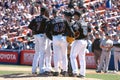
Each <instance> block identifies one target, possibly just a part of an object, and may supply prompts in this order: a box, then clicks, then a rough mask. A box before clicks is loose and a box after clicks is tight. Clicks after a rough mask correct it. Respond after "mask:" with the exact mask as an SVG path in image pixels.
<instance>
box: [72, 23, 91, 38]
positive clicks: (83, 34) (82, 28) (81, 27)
mask: <svg viewBox="0 0 120 80" xmlns="http://www.w3.org/2000/svg"><path fill="white" fill-rule="evenodd" d="M72 28H73V30H74V32H76V31H79V33H80V34H79V37H77V38H75V39H76V40H78V39H84V38H87V35H88V32H89V31H90V28H89V27H88V25H87V23H86V22H84V21H75V22H74V24H73V25H72Z"/></svg>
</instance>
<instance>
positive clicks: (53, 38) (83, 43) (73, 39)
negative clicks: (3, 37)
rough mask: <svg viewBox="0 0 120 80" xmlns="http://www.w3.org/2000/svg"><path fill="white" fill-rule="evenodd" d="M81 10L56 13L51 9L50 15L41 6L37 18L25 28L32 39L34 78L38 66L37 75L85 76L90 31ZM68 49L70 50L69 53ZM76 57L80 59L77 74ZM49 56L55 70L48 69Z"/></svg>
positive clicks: (49, 67) (55, 10) (81, 8)
mask: <svg viewBox="0 0 120 80" xmlns="http://www.w3.org/2000/svg"><path fill="white" fill-rule="evenodd" d="M83 9H85V7H84V6H81V7H78V9H76V10H74V11H70V10H66V11H64V12H59V11H58V10H57V9H56V8H53V10H52V11H51V12H52V15H51V16H49V10H48V9H47V7H45V6H42V7H41V9H40V11H41V13H40V15H39V16H37V17H35V18H34V19H33V20H32V21H31V22H30V24H29V26H28V28H30V29H31V30H32V32H33V34H34V39H35V54H34V58H33V63H32V74H33V75H35V74H37V67H38V66H39V74H40V75H43V74H44V75H53V76H59V75H62V76H68V75H69V74H70V76H74V77H85V76H86V74H85V73H86V60H85V53H86V47H87V35H88V33H89V32H90V31H91V30H90V28H89V27H88V25H87V22H86V21H85V19H84V18H83V15H84V14H85V10H83ZM51 45H52V49H51ZM68 47H71V50H69V52H68ZM52 51H53V53H52ZM68 53H69V54H68ZM52 55H53V56H52ZM77 56H78V57H79V61H78V62H79V64H80V65H79V66H80V71H78V68H79V67H78V63H77V59H76V58H77ZM52 57H53V64H54V68H52V66H51V59H52ZM68 66H71V67H68ZM69 68H71V69H69Z"/></svg>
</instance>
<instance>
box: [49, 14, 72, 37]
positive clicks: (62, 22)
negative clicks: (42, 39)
mask: <svg viewBox="0 0 120 80" xmlns="http://www.w3.org/2000/svg"><path fill="white" fill-rule="evenodd" d="M50 23H51V25H50V28H49V30H47V32H49V31H51V33H52V35H59V34H62V35H63V36H70V35H71V34H72V31H71V30H70V26H69V24H68V22H67V21H66V19H64V18H62V17H60V16H56V17H55V18H54V19H52V20H51V22H50Z"/></svg>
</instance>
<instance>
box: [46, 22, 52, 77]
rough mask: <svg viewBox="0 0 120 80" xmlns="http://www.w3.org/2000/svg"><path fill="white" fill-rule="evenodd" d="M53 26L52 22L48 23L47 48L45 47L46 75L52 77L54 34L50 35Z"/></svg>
mask: <svg viewBox="0 0 120 80" xmlns="http://www.w3.org/2000/svg"><path fill="white" fill-rule="evenodd" d="M50 24H51V20H49V21H48V22H47V26H46V36H47V38H46V46H45V51H46V53H45V75H52V74H51V72H52V65H51V59H52V49H51V44H52V34H51V33H49V30H50V29H49V28H50V26H51V25H50Z"/></svg>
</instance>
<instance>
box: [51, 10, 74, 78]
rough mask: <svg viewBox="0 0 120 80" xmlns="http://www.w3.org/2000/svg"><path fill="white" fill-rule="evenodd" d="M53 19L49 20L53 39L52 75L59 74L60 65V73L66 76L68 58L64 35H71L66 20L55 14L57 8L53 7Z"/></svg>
mask: <svg viewBox="0 0 120 80" xmlns="http://www.w3.org/2000/svg"><path fill="white" fill-rule="evenodd" d="M53 17H54V18H53V19H52V20H51V28H50V29H51V30H50V31H51V33H52V39H53V59H54V70H55V72H54V76H59V74H60V68H59V67H60V66H62V70H63V72H62V75H63V76H67V69H68V59H67V44H68V43H67V41H66V36H68V35H71V33H72V32H71V30H70V28H69V26H68V23H67V21H66V20H65V19H64V18H62V17H61V16H57V10H56V9H53ZM60 63H61V65H60Z"/></svg>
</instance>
